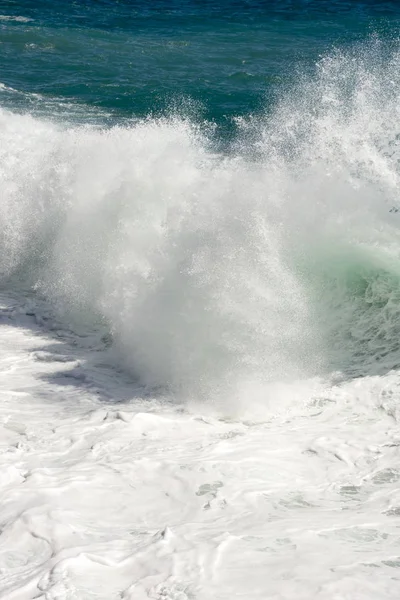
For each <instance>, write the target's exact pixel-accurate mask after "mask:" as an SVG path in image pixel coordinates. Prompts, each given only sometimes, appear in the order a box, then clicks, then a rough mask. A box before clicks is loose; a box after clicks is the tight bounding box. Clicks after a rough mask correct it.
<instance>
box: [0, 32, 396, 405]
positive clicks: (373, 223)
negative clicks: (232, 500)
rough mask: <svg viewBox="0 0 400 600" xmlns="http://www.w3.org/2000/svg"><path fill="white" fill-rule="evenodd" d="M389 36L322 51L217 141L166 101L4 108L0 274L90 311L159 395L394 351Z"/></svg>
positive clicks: (288, 377) (79, 311)
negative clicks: (150, 109) (98, 109)
mask: <svg viewBox="0 0 400 600" xmlns="http://www.w3.org/2000/svg"><path fill="white" fill-rule="evenodd" d="M399 56H400V55H399V52H398V50H397V48H396V47H393V46H392V47H391V48H389V50H388V48H387V47H383V46H382V44H381V43H380V42H379V40H372V41H370V42H369V43H368V44H367V45H366V46H364V47H363V48H361V49H360V48H358V49H357V50H354V51H352V52H348V53H340V52H339V51H338V52H333V53H331V54H330V55H328V56H325V57H324V58H323V59H321V61H320V62H319V63H318V65H317V67H316V72H315V74H314V76H313V77H310V76H309V75H304V76H303V77H301V78H300V80H299V83H298V85H297V87H295V88H292V89H290V90H286V91H285V92H284V93H282V95H281V96H280V98H279V99H278V100H277V102H276V104H275V106H274V108H273V109H272V110H270V111H268V112H266V113H265V114H257V115H253V116H252V117H246V118H238V119H237V120H236V129H237V131H236V137H235V140H234V141H233V142H232V144H231V146H230V147H229V148H228V149H227V150H226V151H225V152H221V151H220V150H219V149H218V144H217V142H216V140H215V138H213V127H212V124H210V123H204V122H201V121H199V120H195V119H192V118H190V117H187V116H186V117H185V116H179V114H178V115H177V114H176V113H174V114H171V115H170V116H163V117H160V118H156V117H148V118H146V119H142V120H137V121H132V122H130V123H127V124H125V125H119V126H113V127H108V128H101V127H99V126H98V125H97V126H91V125H86V126H79V125H73V124H71V123H69V124H68V123H67V122H65V121H63V120H61V119H58V120H57V119H53V120H49V119H47V120H46V119H43V118H38V117H34V116H32V115H29V114H16V113H12V112H10V111H7V110H4V109H3V110H1V111H0V135H1V138H2V145H1V147H0V165H1V166H0V181H1V188H2V191H3V201H2V203H1V207H0V248H1V257H0V271H1V277H2V282H3V285H10V282H12V285H13V286H15V287H16V288H18V286H24V287H25V288H26V287H28V288H30V289H32V290H34V291H35V293H36V294H40V295H42V296H44V297H45V298H46V301H47V302H48V303H49V304H50V305H51V306H52V309H53V310H54V312H55V314H57V315H59V316H60V317H61V318H63V319H64V320H65V321H66V322H69V323H71V327H77V328H79V327H85V326H87V325H91V326H92V325H93V326H99V327H100V326H101V327H104V328H105V329H106V330H107V332H108V335H109V338H110V339H112V357H113V360H114V361H115V362H116V363H117V364H118V365H119V366H120V367H123V368H124V369H128V370H129V371H131V372H132V373H133V374H134V376H135V377H136V378H137V379H138V380H139V381H140V382H141V383H142V384H143V385H144V386H147V387H149V388H151V389H156V388H157V389H163V390H167V391H168V393H172V394H173V395H174V396H176V397H185V398H188V397H195V398H203V399H204V398H207V399H210V398H220V397H221V396H223V397H225V398H229V399H230V400H229V401H233V400H232V399H234V398H235V396H238V395H243V394H244V393H245V392H243V390H246V389H253V390H254V389H261V390H263V389H264V390H265V389H266V388H267V387H268V386H269V385H273V384H274V383H276V382H290V381H298V380H300V379H302V380H305V379H307V378H312V377H325V378H328V379H329V377H330V374H331V373H333V372H338V371H340V372H341V373H343V376H344V377H356V376H360V375H365V374H368V373H373V374H375V373H377V372H378V371H379V372H385V371H388V370H390V369H393V368H396V367H397V366H398V365H399V348H398V343H397V339H398V333H399V311H398V308H397V306H398V302H397V299H398V298H399V294H400V278H399V269H398V266H397V265H398V260H399V250H400V239H399V231H400V229H399V217H398V215H397V214H396V213H393V212H391V209H392V208H393V207H396V206H398V183H399V172H398V158H399V156H398V152H399V148H398V144H399V137H398V134H397V129H396V128H397V123H398V122H399V108H398V106H399V95H400V81H399V73H400V70H399V68H398V67H399ZM377 365H378V367H379V368H378V367H377ZM377 369H378V370H377Z"/></svg>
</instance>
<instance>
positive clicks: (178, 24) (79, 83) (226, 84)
mask: <svg viewBox="0 0 400 600" xmlns="http://www.w3.org/2000/svg"><path fill="white" fill-rule="evenodd" d="M399 25H400V2H397V1H391V2H381V1H379V2H378V1H372V0H353V1H351V2H349V1H345V0H336V1H335V0H269V1H267V0H264V2H262V1H258V0H219V1H218V2H217V1H215V0H201V1H200V0H180V1H177V0H154V1H151V2H150V1H144V0H141V1H140V2H139V1H138V0H96V1H94V0H91V1H90V0H83V1H76V2H64V1H60V0H58V1H53V0H44V1H43V0H25V1H19V2H15V1H13V0H6V1H2V2H0V82H1V84H3V86H2V89H1V90H0V106H3V107H6V108H11V109H13V110H17V111H26V110H28V111H31V112H39V113H43V112H45V113H46V112H47V113H49V114H50V113H52V112H56V113H58V114H60V113H62V114H63V116H64V117H65V118H75V119H78V118H79V120H80V121H82V120H83V121H85V120H88V121H89V120H93V119H100V120H106V121H108V122H115V121H119V120H121V119H126V118H128V119H131V118H142V117H145V116H147V115H153V116H154V115H158V114H163V113H164V114H165V113H166V112H167V113H170V112H174V111H175V112H176V111H177V112H179V113H187V112H189V113H190V114H191V115H192V116H193V114H195V115H196V118H201V120H207V121H211V122H214V123H216V124H217V125H218V126H219V127H220V128H221V130H229V129H230V127H231V126H232V119H233V118H234V117H237V116H243V115H248V114H249V113H257V112H259V111H263V110H265V107H266V106H268V104H270V103H271V101H272V100H273V99H274V98H275V96H276V94H279V93H280V90H281V89H282V87H285V88H286V87H288V86H289V87H290V85H291V84H292V83H293V82H294V81H295V80H296V79H297V78H298V76H299V73H304V72H307V71H311V72H312V70H313V68H314V66H315V64H316V63H317V62H318V60H319V59H320V58H321V56H324V55H327V54H329V53H330V52H332V51H335V50H336V51H337V49H341V50H343V49H346V48H349V47H354V46H356V45H357V44H362V43H366V41H367V40H368V39H371V37H374V36H375V37H379V38H380V39H383V40H386V41H387V40H390V41H391V43H393V42H394V43H395V40H396V38H397V35H398V28H399Z"/></svg>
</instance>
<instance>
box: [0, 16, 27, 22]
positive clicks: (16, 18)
mask: <svg viewBox="0 0 400 600" xmlns="http://www.w3.org/2000/svg"><path fill="white" fill-rule="evenodd" d="M0 21H15V22H17V23H30V22H31V21H33V19H30V18H29V17H23V16H21V15H17V16H13V15H0Z"/></svg>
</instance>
